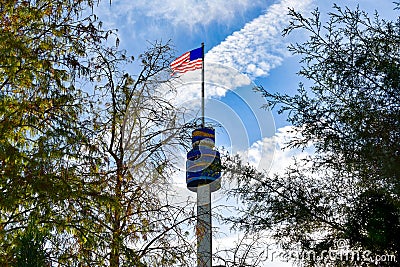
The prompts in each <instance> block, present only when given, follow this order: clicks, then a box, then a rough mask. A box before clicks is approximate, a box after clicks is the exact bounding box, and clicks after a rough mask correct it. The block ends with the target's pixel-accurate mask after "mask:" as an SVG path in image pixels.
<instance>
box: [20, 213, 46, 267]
mask: <svg viewBox="0 0 400 267" xmlns="http://www.w3.org/2000/svg"><path fill="white" fill-rule="evenodd" d="M35 223H36V222H35V221H33V220H32V221H30V222H29V224H28V227H27V228H26V229H25V230H24V231H23V233H21V234H20V235H19V236H18V239H17V240H18V241H17V246H16V248H15V252H14V253H15V255H16V265H15V266H16V267H43V266H46V264H47V257H46V251H45V248H44V245H45V242H46V238H45V235H44V234H43V233H42V232H40V231H39V229H38V226H37V225H35Z"/></svg>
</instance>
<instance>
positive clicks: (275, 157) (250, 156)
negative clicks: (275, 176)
mask: <svg viewBox="0 0 400 267" xmlns="http://www.w3.org/2000/svg"><path fill="white" fill-rule="evenodd" d="M296 134H297V130H296V128H295V127H294V126H285V127H282V128H279V129H277V130H276V133H275V135H274V136H272V137H264V138H263V139H262V140H258V141H256V142H254V143H253V144H252V145H251V146H250V147H249V149H248V150H246V151H241V152H239V154H240V155H241V157H242V158H243V159H244V160H246V161H247V162H248V163H249V164H251V165H253V166H254V167H257V169H258V170H260V171H261V170H263V171H267V172H271V173H279V172H282V171H284V169H285V168H286V167H288V166H289V165H290V164H292V163H294V162H293V157H296V158H297V159H301V158H305V157H307V156H309V155H310V154H311V153H312V149H311V148H310V149H306V150H304V151H302V150H300V149H285V147H286V146H287V143H288V142H289V141H290V140H291V139H292V138H294V137H295V136H296Z"/></svg>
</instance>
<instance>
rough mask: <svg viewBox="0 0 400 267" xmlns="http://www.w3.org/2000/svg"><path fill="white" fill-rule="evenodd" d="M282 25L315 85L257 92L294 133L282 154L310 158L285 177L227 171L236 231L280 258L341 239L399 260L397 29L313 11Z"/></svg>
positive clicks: (345, 13)
mask: <svg viewBox="0 0 400 267" xmlns="http://www.w3.org/2000/svg"><path fill="white" fill-rule="evenodd" d="M290 15H291V16H292V18H293V20H292V21H291V22H290V26H289V27H288V28H287V29H286V30H285V31H284V33H285V34H289V33H290V32H291V31H293V30H301V31H303V32H304V33H307V34H308V35H309V38H308V40H307V41H306V42H304V43H300V44H294V45H292V46H290V47H289V49H290V51H292V52H293V53H294V54H298V55H300V56H301V58H302V59H301V63H302V64H303V66H302V69H301V70H300V71H299V73H298V74H299V75H300V76H302V77H304V78H306V79H307V80H309V81H311V82H312V83H313V85H312V86H311V87H310V88H304V86H303V85H300V88H299V89H298V93H297V94H296V95H294V96H289V95H285V94H280V93H276V94H271V93H269V92H268V91H267V90H265V89H263V88H258V90H260V91H261V92H262V93H263V95H264V96H265V97H267V98H268V100H269V103H270V105H272V106H279V107H280V110H279V112H288V121H289V122H290V123H292V124H293V126H294V128H293V129H294V132H295V133H296V135H295V137H293V138H292V139H290V140H289V141H288V143H287V146H288V148H296V149H307V148H310V147H311V148H312V149H313V150H314V151H315V152H314V154H312V155H311V156H310V157H308V158H306V159H299V160H297V161H296V163H295V164H293V165H292V166H291V167H289V168H287V169H286V171H285V173H284V174H276V175H272V176H271V175H266V174H262V173H257V172H255V171H253V173H251V175H246V173H247V174H248V173H249V171H246V172H244V171H245V170H246V169H243V168H244V167H242V168H241V169H240V168H239V169H233V171H232V172H234V174H233V175H236V177H237V179H238V181H239V182H240V188H239V189H237V190H235V191H234V192H233V193H234V194H236V195H238V196H239V197H241V199H242V200H243V202H244V203H246V204H247V205H248V206H247V208H248V210H247V211H243V216H242V217H241V218H236V219H234V221H235V222H236V223H237V224H238V225H239V226H242V227H245V228H246V229H248V230H260V229H262V228H270V229H272V230H273V235H274V237H275V238H276V239H277V240H278V243H280V244H281V245H282V246H283V247H284V248H292V249H293V248H295V247H296V246H298V245H300V248H301V249H303V250H310V249H313V250H315V251H317V252H320V251H322V250H326V249H328V248H329V247H331V248H334V242H335V240H337V239H339V238H344V239H347V240H348V241H349V244H351V246H352V247H353V248H354V249H356V248H362V249H370V250H371V251H372V252H373V253H375V254H377V255H379V254H380V253H381V254H382V253H383V252H384V253H385V254H395V255H396V256H397V258H399V254H398V253H399V251H400V244H399V243H398V241H396V237H395V236H396V234H395V233H398V232H399V231H400V221H399V214H400V206H399V205H400V183H399V173H400V157H399V151H400V134H399V129H400V120H399V118H400V99H399V90H400V46H399V44H400V23H399V21H394V22H392V21H387V20H383V19H381V18H379V16H378V15H377V14H376V15H375V16H374V18H372V19H371V18H369V17H368V15H367V14H366V13H364V12H362V11H360V10H359V9H356V10H354V11H352V10H349V9H348V8H345V9H342V8H340V7H338V6H334V11H333V12H331V13H329V21H328V22H327V23H326V24H323V23H322V22H321V21H320V14H319V12H318V11H314V12H313V16H312V17H311V18H304V17H303V16H302V15H301V14H300V13H297V12H295V11H294V10H290ZM232 162H233V163H235V164H236V165H237V164H238V159H233V160H232ZM233 163H232V164H233ZM235 164H233V165H235ZM231 167H232V166H231ZM253 179H254V180H253ZM310 264H311V263H310ZM336 264H339V263H336ZM340 264H346V263H343V262H342V263H340Z"/></svg>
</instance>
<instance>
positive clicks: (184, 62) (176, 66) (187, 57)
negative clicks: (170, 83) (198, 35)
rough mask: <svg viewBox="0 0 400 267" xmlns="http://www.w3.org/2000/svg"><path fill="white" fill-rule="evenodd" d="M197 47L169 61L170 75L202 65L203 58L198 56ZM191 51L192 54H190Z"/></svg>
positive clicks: (199, 67)
mask: <svg viewBox="0 0 400 267" xmlns="http://www.w3.org/2000/svg"><path fill="white" fill-rule="evenodd" d="M197 50H199V49H195V50H192V51H190V52H186V53H184V54H183V55H182V56H180V57H178V58H177V59H175V60H174V61H173V62H172V63H171V69H172V75H174V74H175V73H185V72H187V71H192V70H196V69H201V68H202V67H203V58H202V57H199V56H198V51H197ZM191 53H192V55H191Z"/></svg>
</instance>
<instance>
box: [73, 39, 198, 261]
mask: <svg viewBox="0 0 400 267" xmlns="http://www.w3.org/2000/svg"><path fill="white" fill-rule="evenodd" d="M126 58H127V57H126V56H125V55H124V54H123V53H122V54H121V53H118V51H112V52H111V51H110V50H108V49H99V50H98V51H96V53H95V56H94V57H93V58H92V64H93V65H96V66H98V67H96V69H97V72H96V73H93V75H94V76H97V77H100V78H102V79H103V80H102V82H99V83H98V84H97V85H96V88H95V93H94V95H95V97H93V98H92V101H93V107H94V110H93V111H92V112H91V114H92V121H93V128H94V129H96V132H95V134H94V135H93V136H92V138H91V139H92V140H93V141H94V143H93V145H94V146H96V147H97V148H98V151H97V152H96V153H97V157H98V158H99V159H101V160H100V161H99V162H98V163H97V164H96V165H95V166H94V169H93V170H92V172H91V173H92V175H93V176H94V177H95V181H96V183H97V184H98V186H99V190H98V195H96V196H91V197H90V201H89V202H85V203H84V204H83V205H81V204H79V205H80V209H82V210H85V217H86V218H90V219H89V220H86V221H85V224H87V225H85V227H86V228H87V229H89V230H90V229H96V232H95V233H94V234H95V235H92V236H93V240H91V242H88V239H87V237H88V236H89V235H90V232H88V234H89V235H85V239H86V240H84V241H83V240H81V241H80V243H81V245H82V247H83V248H84V249H85V250H87V251H88V253H89V254H88V257H87V259H88V261H87V263H86V264H88V265H93V264H99V262H101V261H103V260H104V259H106V260H105V263H103V264H106V265H108V266H132V265H133V266H171V265H172V264H174V263H178V262H179V263H180V264H185V262H186V261H187V260H188V259H190V258H191V257H192V252H193V247H192V244H190V243H188V242H187V241H186V240H185V236H186V233H185V231H184V230H183V228H182V226H183V225H187V224H188V223H189V222H191V221H193V220H194V216H193V214H192V213H190V212H189V213H188V212H187V210H186V208H185V207H184V206H176V205H173V204H171V203H170V197H171V196H170V191H169V190H170V189H169V186H168V184H169V182H170V177H171V175H172V173H173V172H174V167H173V162H171V159H170V157H169V155H171V153H170V151H176V149H177V147H185V144H187V140H188V138H189V135H188V129H190V128H191V127H192V125H191V124H185V123H184V121H182V120H180V119H179V118H180V117H181V116H180V115H179V113H180V111H179V110H178V109H176V108H175V107H174V106H173V105H172V104H171V102H170V101H169V100H168V98H167V96H166V95H167V94H168V93H169V92H171V91H173V90H174V89H173V88H170V87H169V85H168V80H169V79H170V73H169V72H168V70H169V63H170V61H171V60H172V50H171V48H170V46H169V44H161V43H155V44H153V45H152V46H151V47H150V48H149V49H148V51H146V52H145V53H143V54H142V55H140V56H139V62H140V66H141V71H140V72H139V74H138V75H136V76H131V75H130V74H129V73H127V72H126V71H124V69H123V67H122V68H120V67H121V66H120V64H124V63H125V61H126V60H125V59H126ZM100 101H102V104H101V105H100V106H99V105H97V106H96V105H95V103H99V102H100ZM89 179H93V178H92V177H90V178H89ZM99 198H100V199H101V198H103V199H107V200H111V201H106V202H104V201H103V202H98V201H96V200H97V199H99ZM87 205H90V206H87ZM82 219H83V218H82ZM93 259H97V261H92V260H93ZM189 265H190V264H189Z"/></svg>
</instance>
